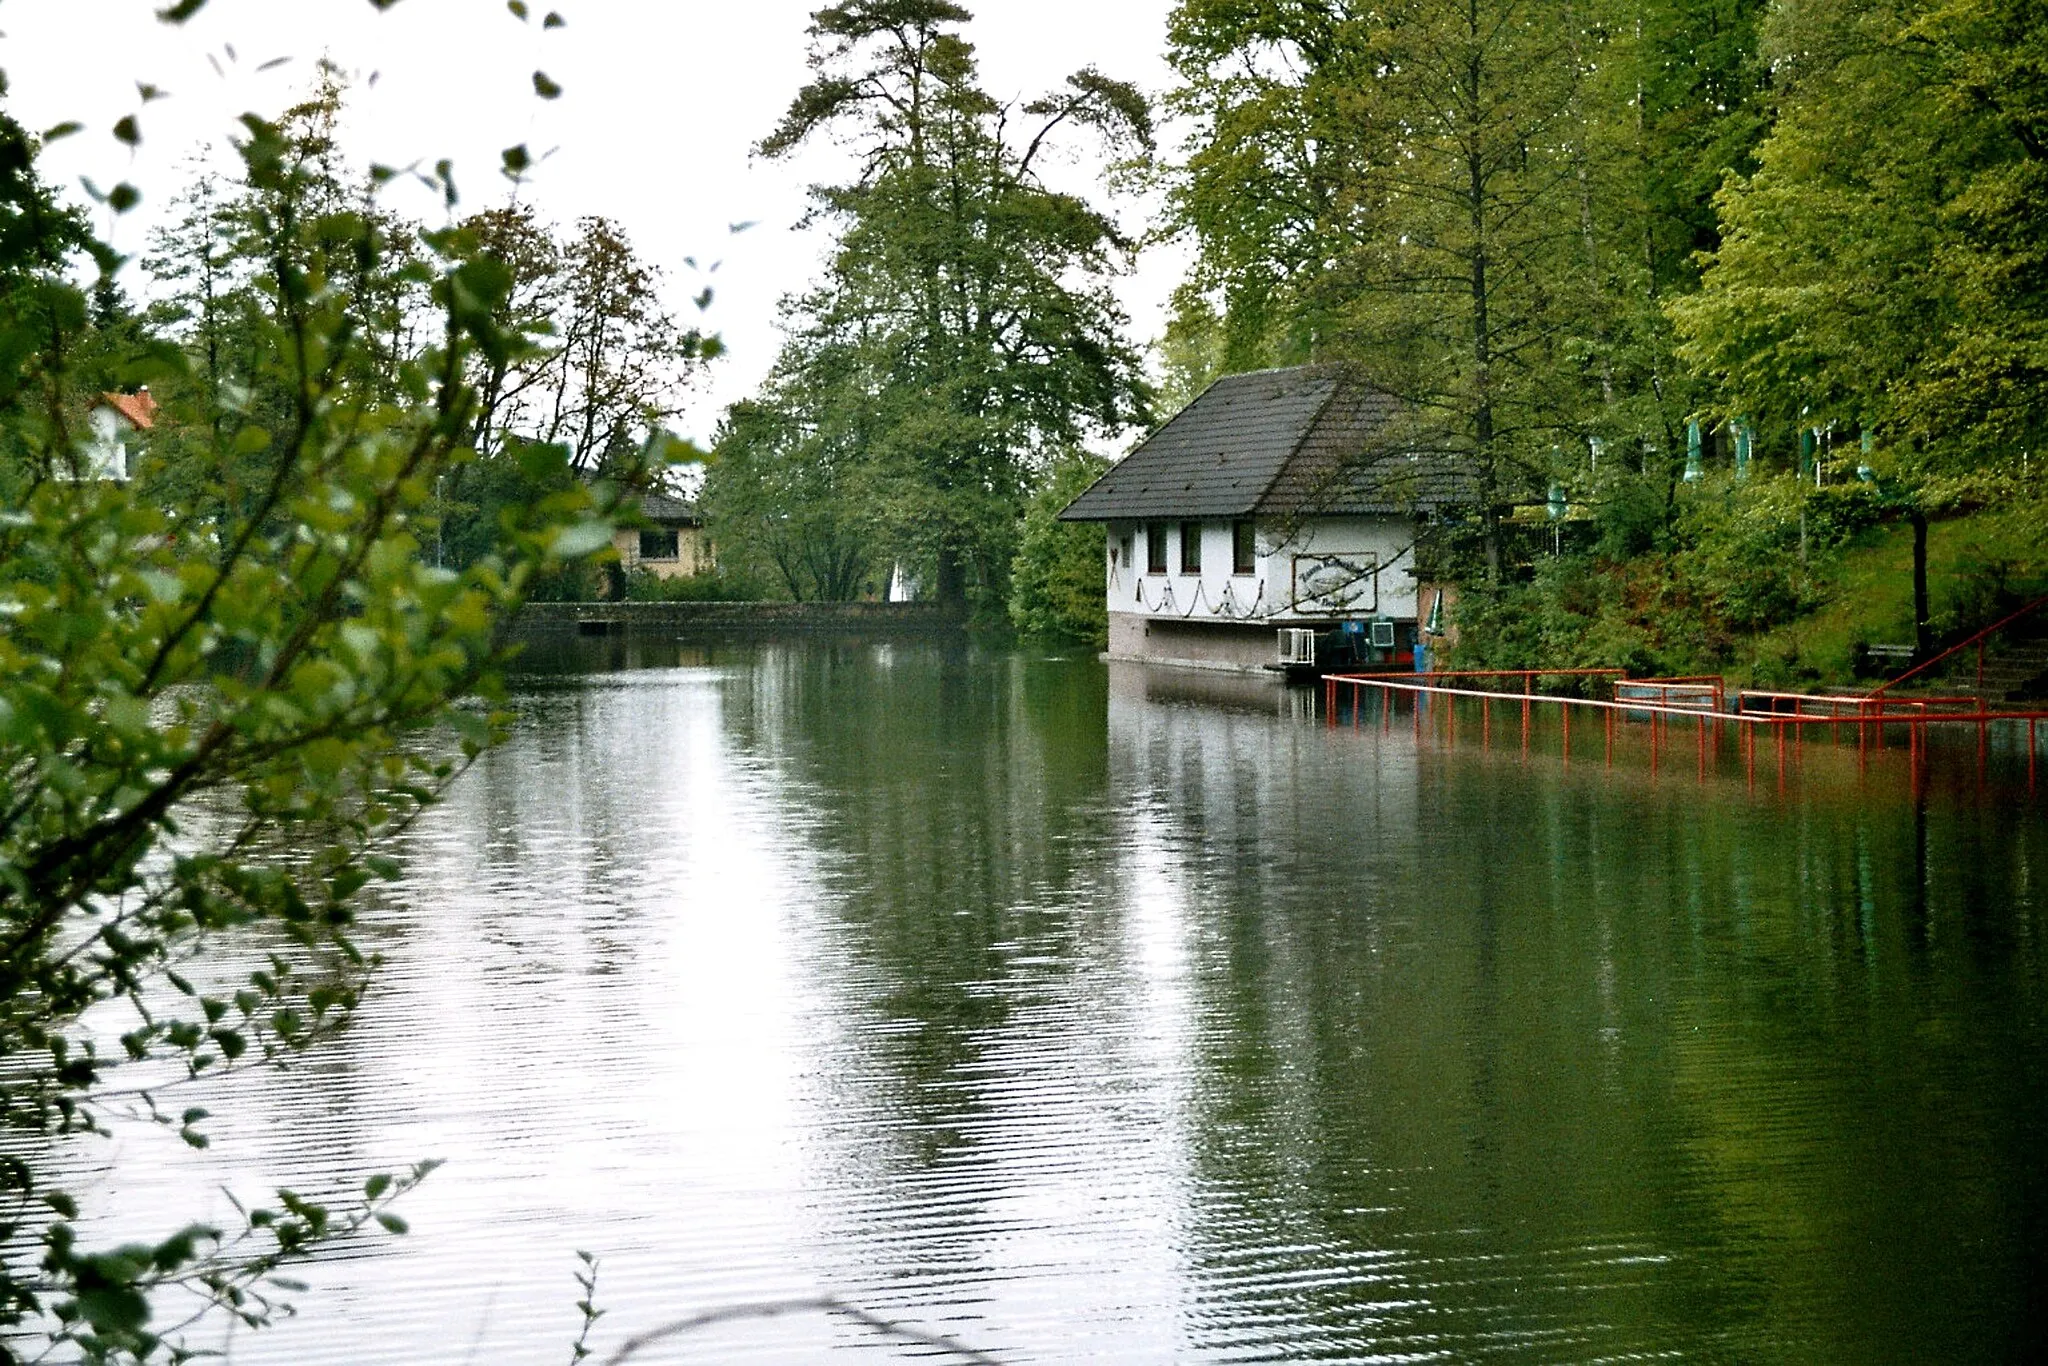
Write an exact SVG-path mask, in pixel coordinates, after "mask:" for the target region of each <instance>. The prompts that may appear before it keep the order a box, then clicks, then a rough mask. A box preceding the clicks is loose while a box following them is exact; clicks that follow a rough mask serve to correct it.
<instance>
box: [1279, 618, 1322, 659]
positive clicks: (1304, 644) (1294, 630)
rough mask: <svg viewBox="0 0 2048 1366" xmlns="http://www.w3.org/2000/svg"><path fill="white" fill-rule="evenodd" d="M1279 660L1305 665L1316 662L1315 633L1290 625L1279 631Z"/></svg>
mask: <svg viewBox="0 0 2048 1366" xmlns="http://www.w3.org/2000/svg"><path fill="white" fill-rule="evenodd" d="M1280 662H1281V663H1282V664H1283V665H1293V664H1299V665H1307V666H1309V667H1311V668H1313V667H1314V666H1315V662H1316V633H1315V632H1314V631H1308V630H1303V629H1302V628H1300V627H1298V626H1290V627H1287V628H1286V629H1284V630H1282V631H1281V632H1280Z"/></svg>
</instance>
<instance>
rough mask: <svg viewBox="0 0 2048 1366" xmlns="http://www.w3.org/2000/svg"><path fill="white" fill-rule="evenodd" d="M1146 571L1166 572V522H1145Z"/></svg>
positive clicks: (1152, 572)
mask: <svg viewBox="0 0 2048 1366" xmlns="http://www.w3.org/2000/svg"><path fill="white" fill-rule="evenodd" d="M1145 572H1146V573H1147V574H1164V573H1165V572H1166V523H1164V522H1147V523H1146V524H1145Z"/></svg>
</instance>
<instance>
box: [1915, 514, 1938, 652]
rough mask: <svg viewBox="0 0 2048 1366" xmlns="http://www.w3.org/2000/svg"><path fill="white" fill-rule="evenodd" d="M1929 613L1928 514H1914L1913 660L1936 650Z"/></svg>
mask: <svg viewBox="0 0 2048 1366" xmlns="http://www.w3.org/2000/svg"><path fill="white" fill-rule="evenodd" d="M1927 617H1928V612H1927V514H1926V513H1924V512H1915V513H1914V514H1913V658H1914V659H1916V660H1921V659H1925V658H1927V656H1928V654H1929V653H1930V652H1931V651H1932V650H1933V648H1934V641H1933V639H1932V634H1933V629H1932V627H1931V626H1930V625H1929V623H1928V620H1927Z"/></svg>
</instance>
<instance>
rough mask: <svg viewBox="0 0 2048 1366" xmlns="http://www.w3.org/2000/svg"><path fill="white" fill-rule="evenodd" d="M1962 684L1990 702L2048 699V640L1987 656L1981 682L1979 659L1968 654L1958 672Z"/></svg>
mask: <svg viewBox="0 0 2048 1366" xmlns="http://www.w3.org/2000/svg"><path fill="white" fill-rule="evenodd" d="M1956 673H1957V676H1958V677H1959V679H1960V680H1962V681H1963V682H1965V683H1966V684H1968V685H1969V686H1967V687H1965V688H1964V691H1965V692H1973V693H1975V694H1977V696H1979V697H1981V698H1983V699H1984V700H1985V701H1986V702H1991V703H1999V702H2025V701H2033V700H2038V699H2040V698H2043V697H2048V640H2025V641H2016V642H2014V643H2013V644H2010V645H2007V646H2006V647H2005V648H2004V649H2002V650H2000V651H1998V652H1997V653H1996V654H1989V653H1987V654H1986V655H1985V656H1984V677H1983V681H1982V682H1981V683H1980V682H1978V679H1977V660H1976V656H1975V655H1974V654H1973V653H1971V652H1969V651H1965V652H1964V656H1963V658H1962V659H1961V660H1959V661H1958V668H1957V670H1956Z"/></svg>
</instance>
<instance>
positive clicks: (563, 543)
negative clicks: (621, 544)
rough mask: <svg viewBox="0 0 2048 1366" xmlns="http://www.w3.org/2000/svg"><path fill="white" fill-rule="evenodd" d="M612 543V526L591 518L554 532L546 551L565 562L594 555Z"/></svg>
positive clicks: (559, 528)
mask: <svg viewBox="0 0 2048 1366" xmlns="http://www.w3.org/2000/svg"><path fill="white" fill-rule="evenodd" d="M611 543H612V524H611V523H610V522H606V521H600V520H598V519H596V518H591V519H589V520H586V521H581V522H575V523H572V524H570V525H568V526H565V527H558V528H556V530H555V535H554V539H553V540H552V541H551V542H550V543H549V545H548V550H549V552H550V553H551V554H554V555H557V556H559V557H560V558H562V559H565V560H574V559H580V558H582V557H583V556H585V555H590V554H595V553H596V552H597V551H600V550H603V549H604V548H605V547H607V546H609V545H610V544H611Z"/></svg>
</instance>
